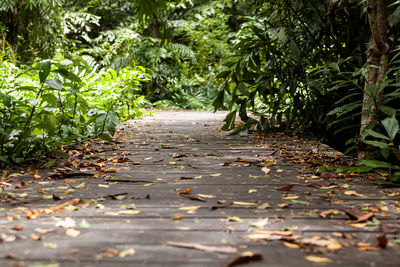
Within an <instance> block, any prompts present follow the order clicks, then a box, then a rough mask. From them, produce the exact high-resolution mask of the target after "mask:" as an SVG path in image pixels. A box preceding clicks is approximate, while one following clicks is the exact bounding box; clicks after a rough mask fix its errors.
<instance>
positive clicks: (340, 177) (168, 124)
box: [0, 111, 400, 266]
mask: <svg viewBox="0 0 400 267" xmlns="http://www.w3.org/2000/svg"><path fill="white" fill-rule="evenodd" d="M224 118H225V114H224V113H211V112H197V111H196V112H195V111H156V112H155V116H152V117H146V118H144V119H142V120H133V121H129V122H127V123H125V124H124V125H122V127H120V129H119V132H118V133H117V137H116V138H115V139H114V141H113V142H103V141H92V142H91V143H86V144H82V145H80V146H77V147H75V148H73V149H71V150H70V151H69V155H70V158H69V159H68V160H66V161H63V162H62V163H59V164H58V165H57V166H53V167H52V168H51V169H50V170H45V169H40V168H39V166H36V167H33V168H31V170H30V171H29V172H28V171H25V172H24V173H23V174H21V173H16V172H8V173H6V174H3V177H2V182H1V183H0V186H1V188H2V190H3V192H2V193H1V202H0V208H1V213H2V214H3V215H2V216H1V217H0V241H1V245H0V266H224V265H225V266H230V265H231V266H233V264H235V263H240V262H243V263H244V264H246V265H248V266H313V265H316V266H320V265H327V266H339V265H340V266H399V263H400V247H399V246H400V190H399V189H382V188H380V187H378V186H376V185H375V183H376V179H378V178H376V177H373V176H370V175H359V174H356V173H352V174H341V173H336V172H332V173H314V169H313V168H310V165H312V164H314V165H317V164H320V163H321V162H328V163H331V164H333V163H340V162H344V161H346V160H348V159H347V158H346V157H343V156H342V155H340V154H339V153H337V152H335V151H333V150H331V149H330V148H328V147H327V146H324V145H321V144H319V143H318V142H314V141H311V140H308V139H302V138H297V137H287V136H283V135H271V136H269V137H267V138H255V137H240V136H227V135H226V133H224V132H221V131H219V128H220V127H221V125H222V121H223V119H224ZM36 169H38V172H36ZM45 264H46V265H45ZM47 264H53V265H47Z"/></svg>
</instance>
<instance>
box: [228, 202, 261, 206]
mask: <svg viewBox="0 0 400 267" xmlns="http://www.w3.org/2000/svg"><path fill="white" fill-rule="evenodd" d="M232 204H233V205H236V206H257V204H256V203H253V202H243V201H233V203H232Z"/></svg>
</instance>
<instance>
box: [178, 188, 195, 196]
mask: <svg viewBox="0 0 400 267" xmlns="http://www.w3.org/2000/svg"><path fill="white" fill-rule="evenodd" d="M191 192H192V191H191V190H190V188H189V187H188V188H186V189H185V191H181V192H178V195H189V194H190V193H191Z"/></svg>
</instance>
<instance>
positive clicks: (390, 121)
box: [382, 116, 399, 140]
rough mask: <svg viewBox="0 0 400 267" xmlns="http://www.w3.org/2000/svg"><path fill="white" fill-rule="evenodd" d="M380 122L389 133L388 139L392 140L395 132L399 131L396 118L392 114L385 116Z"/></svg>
mask: <svg viewBox="0 0 400 267" xmlns="http://www.w3.org/2000/svg"><path fill="white" fill-rule="evenodd" d="M382 124H383V127H385V130H386V132H387V134H388V135H389V138H390V140H394V139H395V137H396V135H397V133H398V132H399V122H398V121H397V119H396V118H395V117H394V116H393V117H390V118H386V119H384V120H383V121H382Z"/></svg>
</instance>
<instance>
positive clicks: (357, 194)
mask: <svg viewBox="0 0 400 267" xmlns="http://www.w3.org/2000/svg"><path fill="white" fill-rule="evenodd" d="M344 194H345V195H346V196H357V197H364V195H363V194H360V193H357V192H356V191H354V190H348V191H344Z"/></svg>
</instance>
